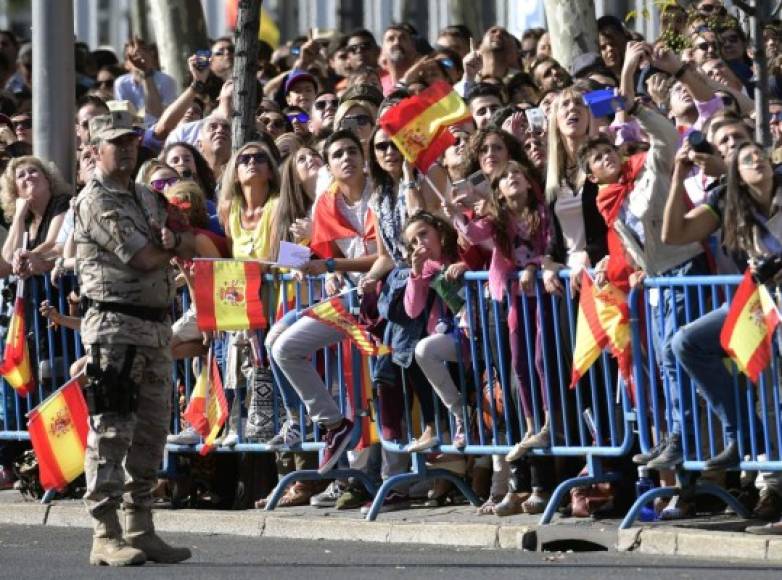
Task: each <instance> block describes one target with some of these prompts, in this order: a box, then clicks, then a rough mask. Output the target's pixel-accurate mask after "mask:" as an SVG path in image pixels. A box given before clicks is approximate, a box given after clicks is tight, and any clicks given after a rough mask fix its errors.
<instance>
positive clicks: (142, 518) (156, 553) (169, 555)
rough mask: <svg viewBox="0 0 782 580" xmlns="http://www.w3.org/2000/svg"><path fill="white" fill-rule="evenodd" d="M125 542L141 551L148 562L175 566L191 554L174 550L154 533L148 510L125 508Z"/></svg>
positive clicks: (182, 549)
mask: <svg viewBox="0 0 782 580" xmlns="http://www.w3.org/2000/svg"><path fill="white" fill-rule="evenodd" d="M125 541H126V542H127V543H128V544H129V545H131V546H133V547H134V548H138V549H139V550H142V551H143V552H144V554H146V556H147V560H149V561H150V562H159V563H161V564H176V563H177V562H182V561H183V560H187V559H188V558H189V557H190V556H191V555H192V554H191V553H190V549H189V548H175V547H173V546H169V545H168V544H166V543H165V542H164V541H163V540H162V539H161V538H160V536H158V535H157V534H156V533H155V526H154V525H153V523H152V511H151V510H150V509H137V508H127V507H126V508H125Z"/></svg>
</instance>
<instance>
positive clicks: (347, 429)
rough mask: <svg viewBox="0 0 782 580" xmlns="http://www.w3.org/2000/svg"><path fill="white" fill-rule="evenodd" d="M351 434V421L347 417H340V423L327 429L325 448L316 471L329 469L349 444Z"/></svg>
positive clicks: (322, 472)
mask: <svg viewBox="0 0 782 580" xmlns="http://www.w3.org/2000/svg"><path fill="white" fill-rule="evenodd" d="M352 434H353V422H352V421H349V420H348V419H342V423H340V424H339V426H337V427H335V428H334V429H329V430H328V431H326V434H325V435H324V437H323V438H324V440H325V441H326V448H325V449H324V450H323V458H322V459H321V460H320V467H318V473H320V474H321V475H323V474H324V473H326V472H328V471H331V470H332V469H333V468H334V466H335V465H336V464H337V461H339V458H340V457H341V456H342V454H343V453H344V452H345V450H346V449H347V448H348V445H350V439H351V435H352Z"/></svg>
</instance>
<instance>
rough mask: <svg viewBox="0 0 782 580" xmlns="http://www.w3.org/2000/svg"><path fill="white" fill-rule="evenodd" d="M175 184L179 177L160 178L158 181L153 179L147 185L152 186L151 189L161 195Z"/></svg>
mask: <svg viewBox="0 0 782 580" xmlns="http://www.w3.org/2000/svg"><path fill="white" fill-rule="evenodd" d="M177 182H179V177H162V178H160V179H153V180H152V181H150V182H149V184H150V185H151V186H152V189H154V190H155V191H157V192H158V193H161V192H162V191H163V190H164V189H165V188H166V187H170V186H172V185H174V184H175V183H177Z"/></svg>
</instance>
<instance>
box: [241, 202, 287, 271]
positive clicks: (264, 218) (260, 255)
mask: <svg viewBox="0 0 782 580" xmlns="http://www.w3.org/2000/svg"><path fill="white" fill-rule="evenodd" d="M278 199H279V198H278V197H277V196H276V195H275V196H274V197H270V198H269V199H268V200H267V201H266V203H265V204H264V205H263V213H262V214H261V219H260V220H258V223H257V224H256V226H255V228H254V229H252V230H248V229H245V228H244V227H242V200H241V198H239V197H236V198H234V200H233V201H232V202H231V211H230V213H229V215H228V235H229V236H231V252H232V255H233V257H234V258H236V259H237V260H241V259H247V258H256V259H258V260H273V259H274V258H276V256H269V245H270V242H271V231H272V218H273V217H274V209H275V208H276V207H277V200H278Z"/></svg>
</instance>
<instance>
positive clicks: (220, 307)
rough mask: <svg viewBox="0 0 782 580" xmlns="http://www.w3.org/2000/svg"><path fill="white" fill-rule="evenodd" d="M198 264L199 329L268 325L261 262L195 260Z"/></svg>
mask: <svg viewBox="0 0 782 580" xmlns="http://www.w3.org/2000/svg"><path fill="white" fill-rule="evenodd" d="M194 264H195V308H196V318H197V321H198V328H199V329H201V330H202V331H205V332H209V331H223V330H251V329H257V328H263V327H265V326H266V316H265V315H264V313H263V302H262V301H261V280H262V272H261V264H260V263H259V262H251V261H238V260H195V262H194Z"/></svg>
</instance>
